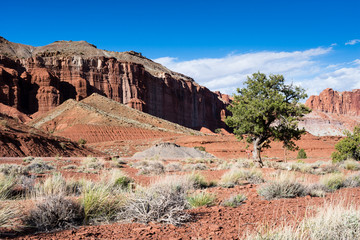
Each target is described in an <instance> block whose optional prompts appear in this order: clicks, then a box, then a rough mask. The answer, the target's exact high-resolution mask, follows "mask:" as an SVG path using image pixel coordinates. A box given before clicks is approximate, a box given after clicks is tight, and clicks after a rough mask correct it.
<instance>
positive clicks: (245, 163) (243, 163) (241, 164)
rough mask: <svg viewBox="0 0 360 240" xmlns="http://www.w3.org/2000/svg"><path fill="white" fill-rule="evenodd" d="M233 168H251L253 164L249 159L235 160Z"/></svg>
mask: <svg viewBox="0 0 360 240" xmlns="http://www.w3.org/2000/svg"><path fill="white" fill-rule="evenodd" d="M234 166H235V167H237V168H253V167H255V163H254V161H252V160H250V159H237V160H235V161H234Z"/></svg>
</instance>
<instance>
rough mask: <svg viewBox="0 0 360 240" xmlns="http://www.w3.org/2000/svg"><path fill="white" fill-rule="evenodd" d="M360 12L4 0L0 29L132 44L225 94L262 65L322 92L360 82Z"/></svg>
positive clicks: (267, 5) (34, 39)
mask: <svg viewBox="0 0 360 240" xmlns="http://www.w3.org/2000/svg"><path fill="white" fill-rule="evenodd" d="M359 9H360V1H355V0H353V1H316V0H312V1H309V0H302V1H276V0H273V1H265V0H258V1H256V0H254V1H240V0H239V1H228V0H222V1H212V0H207V1H205V0H204V1H202V0H198V1H195V0H193V1H188V0H183V1H156V0H152V1H143V0H138V1H129V0H127V1H108V0H103V1H74V0H73V1H66V0H65V1H6V2H4V3H2V9H1V17H2V23H1V27H0V35H1V36H3V37H5V38H6V39H8V40H10V41H13V42H18V43H23V44H28V45H33V46H42V45H46V44H49V43H51V42H54V41H56V40H73V41H75V40H86V41H88V42H90V43H93V44H95V45H96V46H98V48H100V49H107V50H112V51H128V50H135V51H138V52H142V53H143V55H145V56H146V57H148V58H151V59H154V60H155V61H158V62H160V63H162V64H164V65H166V66H167V67H169V68H170V69H172V70H175V71H179V72H182V73H184V74H187V75H189V76H191V77H193V78H194V79H195V80H196V81H197V82H199V83H200V84H202V85H205V86H207V87H208V88H210V89H211V90H221V91H223V92H226V93H229V94H231V93H233V92H234V91H235V89H236V87H241V86H242V82H243V81H244V80H245V78H246V76H247V75H248V74H250V73H252V72H256V71H261V72H265V73H267V74H269V73H280V74H284V75H285V77H286V79H287V81H288V82H289V83H290V82H294V83H295V84H298V85H302V86H303V87H305V88H306V89H308V93H309V94H318V93H319V92H320V91H321V90H322V89H324V88H326V87H332V88H334V89H336V90H341V91H342V90H351V89H353V88H360V60H358V59H360V42H357V41H353V42H351V41H352V40H356V39H360V27H359V26H360V14H359ZM346 43H350V44H346Z"/></svg>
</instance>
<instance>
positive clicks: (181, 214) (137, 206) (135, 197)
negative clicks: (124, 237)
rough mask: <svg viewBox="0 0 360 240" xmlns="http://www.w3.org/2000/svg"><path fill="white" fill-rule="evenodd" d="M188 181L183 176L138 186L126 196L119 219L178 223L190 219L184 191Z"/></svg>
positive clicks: (186, 189) (186, 188)
mask: <svg viewBox="0 0 360 240" xmlns="http://www.w3.org/2000/svg"><path fill="white" fill-rule="evenodd" d="M189 187H190V183H189V181H188V180H187V179H186V178H184V177H178V178H164V179H163V180H159V181H158V182H156V183H154V184H153V185H151V186H150V187H148V188H139V189H137V190H136V191H135V192H134V193H132V194H129V195H128V196H127V200H126V203H125V206H124V211H122V212H120V214H119V215H118V218H119V219H124V220H127V221H137V222H141V223H149V222H151V221H155V222H160V223H169V224H173V225H180V224H182V223H184V222H186V221H188V220H189V219H190V215H189V214H188V213H187V212H185V211H184V210H185V209H187V208H188V203H187V201H186V193H187V191H188V190H189Z"/></svg>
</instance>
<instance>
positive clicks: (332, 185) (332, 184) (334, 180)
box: [320, 173, 344, 191]
mask: <svg viewBox="0 0 360 240" xmlns="http://www.w3.org/2000/svg"><path fill="white" fill-rule="evenodd" d="M320 182H321V183H322V184H324V185H325V186H326V187H327V189H328V190H329V191H335V190H337V189H339V188H342V187H344V176H343V175H342V174H341V173H334V174H329V175H325V176H323V177H322V178H321V179H320Z"/></svg>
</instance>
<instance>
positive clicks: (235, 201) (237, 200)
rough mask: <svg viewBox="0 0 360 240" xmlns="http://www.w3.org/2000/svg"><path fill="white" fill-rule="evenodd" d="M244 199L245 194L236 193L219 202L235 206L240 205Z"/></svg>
mask: <svg viewBox="0 0 360 240" xmlns="http://www.w3.org/2000/svg"><path fill="white" fill-rule="evenodd" d="M245 200H246V196H245V195H243V194H238V195H234V196H231V197H230V198H229V199H227V200H225V201H223V202H222V203H221V205H222V206H225V207H237V206H240V205H241V204H243V203H244V201H245Z"/></svg>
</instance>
